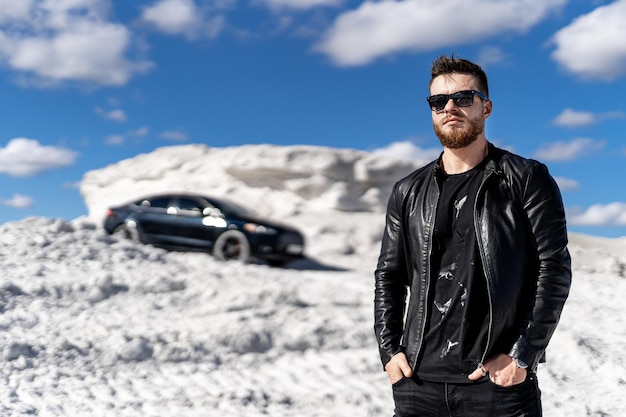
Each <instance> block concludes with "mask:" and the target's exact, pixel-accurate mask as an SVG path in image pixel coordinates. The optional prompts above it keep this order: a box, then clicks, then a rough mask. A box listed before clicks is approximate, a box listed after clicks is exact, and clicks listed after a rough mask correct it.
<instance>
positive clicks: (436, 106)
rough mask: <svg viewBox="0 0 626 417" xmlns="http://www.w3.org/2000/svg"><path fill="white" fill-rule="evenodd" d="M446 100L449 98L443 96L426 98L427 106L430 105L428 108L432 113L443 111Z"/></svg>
mask: <svg viewBox="0 0 626 417" xmlns="http://www.w3.org/2000/svg"><path fill="white" fill-rule="evenodd" d="M448 100H450V97H449V96H447V95H444V94H439V95H436V96H430V97H428V104H429V105H430V108H431V109H432V110H434V111H441V110H443V108H444V107H446V104H448Z"/></svg>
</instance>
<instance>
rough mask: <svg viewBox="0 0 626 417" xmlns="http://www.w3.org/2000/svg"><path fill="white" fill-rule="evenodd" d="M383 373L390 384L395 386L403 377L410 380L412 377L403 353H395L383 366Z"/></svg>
mask: <svg viewBox="0 0 626 417" xmlns="http://www.w3.org/2000/svg"><path fill="white" fill-rule="evenodd" d="M385 372H387V377H388V378H389V381H391V383H392V384H395V383H396V382H398V381H399V380H401V379H402V378H403V377H407V378H410V377H411V376H412V375H413V371H412V370H411V367H410V366H409V361H407V359H406V355H405V354H404V353H403V352H400V353H396V354H395V355H393V356H392V357H391V360H390V361H389V362H387V365H385Z"/></svg>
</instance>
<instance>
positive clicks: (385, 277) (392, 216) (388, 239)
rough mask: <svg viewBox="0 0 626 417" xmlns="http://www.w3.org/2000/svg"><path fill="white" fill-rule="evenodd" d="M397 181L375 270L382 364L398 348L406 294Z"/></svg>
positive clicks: (378, 333) (375, 328) (377, 318)
mask: <svg viewBox="0 0 626 417" xmlns="http://www.w3.org/2000/svg"><path fill="white" fill-rule="evenodd" d="M398 188H399V187H398V185H397V184H396V186H395V187H394V190H393V192H392V194H391V197H390V198H389V202H388V205H387V215H386V224H385V230H384V233H383V238H382V244H381V250H380V256H379V258H378V265H377V268H376V272H375V274H374V275H375V281H376V286H375V291H374V333H375V336H376V340H377V342H378V348H379V352H380V357H381V360H382V363H383V367H384V366H385V365H386V364H387V362H389V360H390V359H391V357H392V356H393V355H395V354H396V353H398V352H401V351H402V350H403V349H402V346H401V340H402V334H403V327H404V322H403V319H404V311H405V308H406V297H407V285H408V280H407V270H406V262H405V254H404V241H403V234H404V233H403V227H404V225H403V220H402V217H403V216H402V202H401V193H400V192H399V190H398Z"/></svg>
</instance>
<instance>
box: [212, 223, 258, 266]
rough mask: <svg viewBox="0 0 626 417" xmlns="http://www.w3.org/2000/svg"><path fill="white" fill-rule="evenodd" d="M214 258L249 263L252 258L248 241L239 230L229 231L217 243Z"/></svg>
mask: <svg viewBox="0 0 626 417" xmlns="http://www.w3.org/2000/svg"><path fill="white" fill-rule="evenodd" d="M213 256H215V258H217V259H219V260H221V261H230V260H237V261H241V262H247V261H248V259H249V258H250V244H249V243H248V239H246V236H245V235H244V234H243V233H241V232H240V231H238V230H227V231H225V232H224V233H222V234H221V235H220V236H219V237H218V238H217V240H216V241H215V245H214V246H213Z"/></svg>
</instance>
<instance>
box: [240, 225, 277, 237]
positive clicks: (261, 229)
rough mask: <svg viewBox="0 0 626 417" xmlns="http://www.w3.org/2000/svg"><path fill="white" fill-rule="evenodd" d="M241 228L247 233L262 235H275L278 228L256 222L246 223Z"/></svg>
mask: <svg viewBox="0 0 626 417" xmlns="http://www.w3.org/2000/svg"><path fill="white" fill-rule="evenodd" d="M243 229H244V230H245V231H246V232H249V233H260V234H264V235H275V234H276V233H278V230H276V229H274V228H271V227H268V226H263V225H262V224H257V223H246V224H244V225H243Z"/></svg>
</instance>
